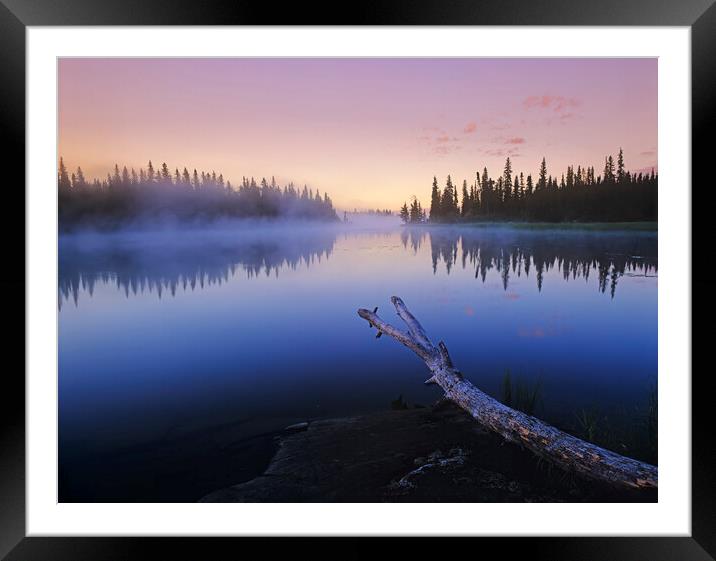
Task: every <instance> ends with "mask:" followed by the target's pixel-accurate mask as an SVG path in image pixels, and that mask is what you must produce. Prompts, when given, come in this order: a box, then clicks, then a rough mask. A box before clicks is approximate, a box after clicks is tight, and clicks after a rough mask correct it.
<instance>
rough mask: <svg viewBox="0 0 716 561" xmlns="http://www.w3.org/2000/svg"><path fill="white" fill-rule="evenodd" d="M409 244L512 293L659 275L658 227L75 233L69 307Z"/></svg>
mask: <svg viewBox="0 0 716 561" xmlns="http://www.w3.org/2000/svg"><path fill="white" fill-rule="evenodd" d="M398 240H399V243H400V244H402V247H403V248H404V249H405V251H408V252H411V253H413V254H415V255H419V256H422V255H423V254H424V255H425V257H426V263H425V264H426V266H428V262H427V258H429V259H430V265H431V266H432V272H433V274H438V272H439V271H444V272H445V273H447V274H448V275H450V274H451V273H452V272H453V269H454V268H455V267H458V266H459V267H462V269H463V270H468V269H470V270H471V269H474V271H475V275H474V276H475V278H476V279H478V280H481V281H482V282H483V283H484V282H485V281H486V279H487V278H488V273H490V272H492V271H494V272H496V273H497V275H499V278H500V282H501V283H502V287H503V290H504V291H507V289H508V287H509V284H510V279H511V278H513V277H517V278H520V277H522V276H523V275H524V276H525V277H527V278H529V277H530V276H533V277H534V279H535V282H536V284H537V288H538V289H539V290H540V291H541V290H542V285H543V283H544V279H545V274H546V273H548V272H550V271H558V272H560V273H561V278H562V279H563V280H564V281H569V280H577V279H583V280H584V281H588V280H589V278H590V275H596V277H597V279H598V283H597V287H598V289H599V291H600V292H603V293H604V292H606V291H607V290H609V293H610V294H611V297H612V298H614V296H615V293H616V288H617V284H618V282H619V279H620V278H621V277H623V276H625V275H627V276H644V277H648V276H656V273H657V243H656V242H657V238H656V235H655V234H651V233H621V234H620V233H604V232H559V233H557V232H555V231H528V230H524V231H520V230H511V229H506V228H498V229H474V230H470V229H466V228H454V229H451V228H429V229H426V228H421V229H407V228H403V229H401V230H400V231H399V233H398V232H397V231H395V230H392V231H378V232H370V231H360V232H355V231H341V230H337V229H316V230H311V229H308V230H299V231H293V232H292V231H286V230H284V231H280V232H278V233H277V232H275V231H274V232H270V233H267V232H265V231H264V232H261V231H258V232H247V231H242V232H240V233H233V234H232V233H227V232H223V233H214V234H201V235H191V234H180V235H161V236H154V235H152V236H146V235H141V234H138V235H135V236H115V237H112V236H110V237H104V238H87V237H82V236H73V237H66V238H63V239H62V240H61V241H60V251H59V283H58V289H59V306H60V309H61V308H62V306H63V305H64V304H66V303H67V302H69V301H72V302H74V304H75V305H77V304H78V302H79V299H80V294H82V295H86V296H88V297H92V295H93V294H94V291H95V287H96V285H97V283H103V284H105V285H109V286H112V285H114V286H116V288H117V289H118V290H120V291H121V292H123V293H124V294H125V296H127V297H129V296H130V294H131V295H136V294H138V293H143V292H145V291H147V292H150V293H156V294H157V296H158V297H159V298H162V297H163V296H164V295H165V294H170V295H171V296H174V295H176V293H177V291H178V290H180V291H194V290H196V289H203V288H205V287H207V286H212V285H221V284H222V283H226V282H228V281H229V280H231V279H233V278H235V277H237V276H239V275H242V276H244V277H246V278H248V279H251V278H254V277H258V276H259V275H263V276H267V277H269V276H275V277H278V276H279V274H280V272H281V271H282V270H284V269H290V270H296V269H297V268H298V267H306V268H309V267H311V266H312V265H314V264H317V263H320V262H321V261H322V260H323V259H329V258H330V257H331V255H332V253H333V251H334V249H335V245H336V243H341V242H343V243H346V244H347V245H350V242H354V243H356V244H357V246H356V247H362V245H361V244H367V245H371V244H375V243H376V241H381V242H383V243H387V244H391V242H396V243H398Z"/></svg>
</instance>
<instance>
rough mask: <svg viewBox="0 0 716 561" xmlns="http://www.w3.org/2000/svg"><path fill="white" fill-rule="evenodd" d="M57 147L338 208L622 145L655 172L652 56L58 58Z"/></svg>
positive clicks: (593, 158)
mask: <svg viewBox="0 0 716 561" xmlns="http://www.w3.org/2000/svg"><path fill="white" fill-rule="evenodd" d="M58 65H59V146H58V150H59V156H62V157H63V158H64V161H65V163H66V165H67V166H68V167H69V168H70V169H71V170H74V169H76V167H77V166H81V167H82V169H83V171H84V173H85V176H86V177H87V178H93V177H98V178H103V177H106V175H107V173H108V172H110V171H111V170H112V168H113V167H114V164H115V163H117V164H119V166H120V168H121V167H122V166H125V165H126V166H127V167H128V168H132V167H133V168H135V169H139V168H140V167H144V166H146V164H147V161H148V160H152V162H153V163H154V165H155V167H158V166H159V165H161V163H162V162H166V163H167V164H168V166H169V168H170V169H171V170H174V168H176V167H178V168H179V169H180V170H181V169H182V168H183V167H185V166H186V167H187V168H188V169H189V170H193V169H194V168H196V169H198V170H200V171H201V170H205V171H212V170H214V171H216V172H217V174H218V173H222V174H223V175H224V178H226V179H227V180H230V181H231V182H232V183H233V184H235V185H238V184H239V183H240V182H241V178H242V177H243V176H247V177H251V176H253V177H256V178H257V179H260V178H261V177H268V178H270V177H271V176H275V177H276V179H277V181H279V183H280V184H285V183H287V182H289V181H293V182H294V183H296V184H297V185H299V186H302V185H303V184H304V183H305V184H307V185H308V186H309V187H311V188H312V189H314V190H315V189H318V190H320V191H321V193H323V192H326V191H327V192H328V193H329V194H330V195H331V197H332V199H333V202H334V204H335V206H336V207H337V208H338V209H341V210H343V209H353V208H359V209H365V208H389V209H393V210H395V209H397V208H398V207H399V206H400V205H401V204H402V203H403V202H404V201H406V200H409V198H410V197H411V196H413V195H416V196H417V197H418V198H420V199H421V200H422V201H424V202H426V201H428V200H429V196H430V186H431V183H432V178H433V176H437V177H438V180H439V182H440V184H441V185H442V184H443V183H444V179H445V177H446V176H447V175H448V174H451V175H452V178H453V182H454V183H457V184H461V183H462V181H463V179H466V180H467V181H468V183H471V182H472V181H474V178H475V172H476V171H480V172H482V169H483V168H484V167H487V169H488V171H489V173H490V175H492V176H493V177H497V176H499V175H500V174H501V171H502V168H503V166H504V161H505V158H506V157H507V156H509V157H510V158H511V160H512V167H513V170H514V171H515V172H517V173H518V174H519V173H520V172H523V173H525V175H526V174H527V173H531V174H533V176H536V174H537V170H538V167H539V164H540V161H541V160H542V157H545V158H546V160H547V167H548V172H549V173H550V174H553V175H557V177H559V176H560V175H561V174H562V173H563V172H564V171H565V170H566V168H567V166H568V165H574V166H575V168H576V166H577V165H581V166H582V167H584V166H594V168H595V171H596V173H597V174H599V173H601V170H602V168H603V167H604V157H605V156H607V155H609V154H611V155H615V156H616V154H617V152H618V151H619V148H620V147H621V148H622V149H623V150H624V155H625V162H626V167H627V169H629V170H632V171H637V172H638V171H650V170H651V169H652V168H656V169H657V170H658V160H657V59H655V58H649V59H628V58H613V59H569V58H564V59H479V58H460V59H419V58H408V59H377V58H374V59H338V58H334V59H301V58H295V59H290V58H282V59H267V58H254V59H250V58H243V59H242V58H217V59H150V58H147V59H103V58H93V59H81V58H74V59H60V60H59V63H58Z"/></svg>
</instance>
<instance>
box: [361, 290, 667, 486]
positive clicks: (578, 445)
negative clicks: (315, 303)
mask: <svg viewBox="0 0 716 561" xmlns="http://www.w3.org/2000/svg"><path fill="white" fill-rule="evenodd" d="M391 301H392V302H393V304H394V305H395V309H396V310H397V312H398V316H399V317H400V318H401V319H402V320H403V321H404V322H405V324H406V325H407V327H408V332H407V333H406V332H404V331H401V330H400V329H396V328H395V327H393V326H392V325H390V324H389V323H386V322H385V321H383V320H382V319H381V318H380V317H378V315H377V313H376V312H377V310H378V308H376V309H375V310H373V311H372V312H371V311H370V310H365V309H360V310H358V315H359V316H360V317H362V318H363V319H365V320H367V321H368V323H369V324H370V325H371V326H372V327H375V328H376V329H378V332H379V333H385V334H386V335H390V336H391V337H392V338H393V339H395V340H396V341H398V342H400V343H402V344H403V345H405V346H406V347H408V348H409V349H410V350H412V351H413V352H415V354H417V355H418V356H419V357H420V358H422V359H423V361H425V364H426V365H427V366H428V368H429V369H430V371H431V372H432V376H431V377H430V378H429V379H428V380H426V383H431V384H432V383H435V384H438V385H439V386H440V387H441V388H442V389H443V390H444V391H445V396H446V397H447V398H448V399H450V400H451V401H453V402H454V403H456V404H457V405H459V406H460V407H461V408H462V409H464V410H465V411H467V412H468V413H469V414H470V415H472V417H474V418H475V419H476V420H477V421H478V422H479V423H481V424H482V425H483V426H485V427H487V428H489V429H491V430H493V431H494V432H496V433H498V434H500V435H501V436H503V437H504V438H505V439H507V440H509V441H511V442H516V443H519V444H521V445H522V446H524V447H525V448H527V449H529V450H531V451H532V452H534V453H535V454H537V455H538V456H540V457H542V458H544V459H546V460H549V461H550V462H552V463H554V464H555V465H557V466H559V467H560V468H562V469H564V470H567V471H574V472H576V473H579V474H581V475H583V476H585V477H587V478H590V479H595V480H599V481H604V482H607V483H609V484H612V485H616V486H623V487H628V488H632V489H653V488H656V487H657V468H656V466H652V465H650V464H647V463H644V462H640V461H637V460H634V459H632V458H627V457H625V456H622V455H620V454H617V453H615V452H611V451H609V450H606V449H604V448H600V447H599V446H596V445H595V444H591V443H589V442H586V441H584V440H581V439H579V438H577V437H575V436H572V435H570V434H567V433H565V432H562V431H561V430H558V429H556V428H555V427H553V426H551V425H548V424H547V423H544V422H542V421H540V420H539V419H537V418H535V417H532V416H530V415H527V414H525V413H522V412H521V411H516V410H515V409H512V408H510V407H507V406H506V405H504V404H502V403H500V402H499V401H497V400H496V399H493V398H492V397H490V396H488V395H487V394H486V393H484V392H482V391H480V390H479V389H477V388H476V387H475V386H474V385H473V384H472V383H470V382H469V381H468V380H465V379H464V378H463V376H462V374H461V373H460V372H459V371H458V370H457V369H456V368H455V366H454V365H453V363H452V360H451V358H450V355H449V354H448V350H447V347H446V346H445V344H444V343H443V342H442V341H440V342H439V343H438V346H437V347H436V346H435V345H433V344H432V342H431V341H430V339H429V338H428V336H427V335H426V334H425V330H424V329H423V327H422V326H421V325H420V323H419V322H418V320H417V319H415V317H414V316H413V315H412V314H411V313H410V312H409V311H408V308H407V307H406V306H405V304H404V303H403V301H402V300H401V299H400V298H398V297H397V296H393V297H392V298H391Z"/></svg>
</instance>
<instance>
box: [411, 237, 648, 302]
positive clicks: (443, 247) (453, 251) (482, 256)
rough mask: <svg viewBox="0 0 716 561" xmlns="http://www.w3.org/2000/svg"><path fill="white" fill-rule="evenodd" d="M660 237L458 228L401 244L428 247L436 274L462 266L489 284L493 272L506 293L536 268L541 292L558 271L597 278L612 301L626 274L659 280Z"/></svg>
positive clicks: (415, 248) (567, 275)
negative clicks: (515, 279) (512, 279)
mask: <svg viewBox="0 0 716 561" xmlns="http://www.w3.org/2000/svg"><path fill="white" fill-rule="evenodd" d="M656 240H657V238H656V235H654V234H650V233H632V234H619V233H589V232H575V233H571V232H569V233H568V232H560V233H559V234H556V233H555V232H554V231H552V232H534V231H519V230H507V229H505V230H481V231H479V232H467V233H465V232H464V231H463V232H460V231H456V230H452V231H450V230H437V229H436V230H431V231H430V232H426V231H424V230H406V231H404V232H402V233H401V241H402V243H403V246H404V247H405V248H406V249H408V248H410V249H412V250H413V251H414V252H418V251H419V249H420V248H421V247H422V245H423V243H424V242H425V241H427V243H429V244H430V255H431V259H432V268H433V274H435V273H437V270H438V266H439V265H440V264H441V263H442V264H444V267H445V271H446V273H447V274H448V275H449V274H450V273H451V271H452V269H453V267H454V266H455V265H456V264H458V263H460V264H461V266H462V268H463V269H466V268H467V267H468V266H469V267H470V268H474V269H475V278H477V279H481V280H482V282H483V283H484V282H485V279H486V278H487V273H488V272H489V271H491V270H493V269H494V270H495V271H496V272H497V273H498V274H499V275H500V278H501V281H502V287H503V289H504V290H505V291H507V288H508V286H509V282H510V276H511V275H516V276H517V277H521V276H522V275H523V274H524V275H525V276H526V277H529V276H530V271H531V270H534V277H535V280H536V282H537V288H538V289H539V290H540V291H541V290H542V283H543V282H544V276H545V273H547V272H549V271H550V270H553V269H556V270H557V271H560V272H561V273H562V278H563V279H564V280H565V281H568V280H570V279H571V280H575V279H579V278H581V279H584V280H585V281H588V280H589V276H590V274H591V273H594V274H596V275H597V276H598V280H599V282H598V287H599V290H600V292H606V290H607V286H608V287H609V292H610V294H611V296H612V298H613V297H614V294H615V292H616V287H617V282H618V280H619V278H620V277H622V276H624V275H629V276H633V275H637V276H656V272H657V244H656Z"/></svg>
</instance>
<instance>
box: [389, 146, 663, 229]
mask: <svg viewBox="0 0 716 561" xmlns="http://www.w3.org/2000/svg"><path fill="white" fill-rule="evenodd" d="M658 180H659V178H658V175H657V174H655V173H654V170H653V169H652V171H651V173H641V172H640V173H631V172H630V171H627V170H626V168H625V166H624V153H623V151H622V150H621V149H619V155H618V156H617V158H616V160H615V159H614V158H613V157H612V156H607V157H606V158H605V160H604V169H603V171H602V173H601V174H599V175H597V174H596V173H595V170H594V167H581V166H577V169H576V170H575V168H574V166H569V167H568V168H567V171H566V172H565V173H562V175H561V178H559V179H558V178H557V176H552V175H551V174H548V171H547V162H546V160H545V158H542V162H541V164H540V170H539V174H538V176H537V178H536V179H535V178H533V177H532V175H531V174H528V175H525V174H524V173H522V172H520V173H517V172H516V171H513V168H512V161H511V160H510V158H509V157H508V158H507V160H506V161H505V167H504V169H503V171H502V175H501V176H500V177H498V178H497V179H493V178H492V177H490V175H489V173H488V171H487V168H483V170H482V173H480V172H479V171H478V172H477V173H476V174H475V179H474V181H472V183H470V184H468V181H467V180H463V182H462V186H461V187H459V186H458V185H457V184H454V183H453V182H452V178H451V177H450V176H449V175H448V177H447V181H446V183H445V185H444V186H443V188H442V189H440V187H439V186H438V180H437V178H435V177H434V178H433V186H432V192H431V195H430V211H429V212H430V213H429V216H428V215H427V214H426V213H425V211H424V210H423V208H422V206H421V203H420V201H418V199H417V198H415V197H414V198H413V202H412V203H411V205H410V207H408V205H407V204H404V205H403V207H402V209H401V212H400V216H401V218H402V219H403V221H404V222H405V223H411V224H416V223H421V222H426V221H428V219H429V221H430V222H461V221H464V222H471V221H481V220H521V221H543V222H571V221H577V222H632V221H655V220H656V219H657V186H658Z"/></svg>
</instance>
